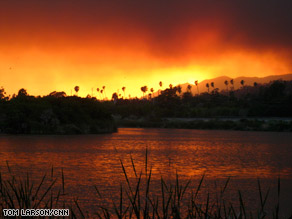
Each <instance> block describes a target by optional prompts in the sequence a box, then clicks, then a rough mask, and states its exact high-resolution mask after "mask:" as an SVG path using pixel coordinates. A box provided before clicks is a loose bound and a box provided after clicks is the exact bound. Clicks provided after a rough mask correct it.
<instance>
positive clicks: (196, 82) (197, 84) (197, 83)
mask: <svg viewBox="0 0 292 219" xmlns="http://www.w3.org/2000/svg"><path fill="white" fill-rule="evenodd" d="M195 85H196V86H197V90H198V95H200V92H199V82H198V81H195Z"/></svg>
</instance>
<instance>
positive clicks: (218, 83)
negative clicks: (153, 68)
mask: <svg viewBox="0 0 292 219" xmlns="http://www.w3.org/2000/svg"><path fill="white" fill-rule="evenodd" d="M231 79H232V78H230V77H227V76H221V77H217V78H212V79H207V80H204V81H201V82H199V85H198V87H199V92H200V93H202V92H207V91H208V90H207V87H206V84H207V83H209V85H210V84H211V82H214V88H219V90H225V89H226V85H225V84H224V82H225V81H226V80H227V81H228V83H229V85H228V87H229V89H230V80H231ZM241 80H244V82H245V83H244V84H245V85H253V84H254V82H256V83H258V84H265V83H269V82H270V81H275V80H284V81H291V80H292V74H285V75H271V76H267V77H263V78H260V77H237V78H233V81H234V89H238V88H240V87H241V84H240V81H241ZM188 85H189V83H185V84H181V87H182V92H186V91H187V86H188ZM190 85H191V86H192V89H191V91H192V93H193V94H197V87H196V85H194V84H190ZM176 86H177V85H176ZM212 89H213V88H212V87H211V85H210V91H211V90H212ZM155 96H157V92H156V93H155Z"/></svg>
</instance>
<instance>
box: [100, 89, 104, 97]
mask: <svg viewBox="0 0 292 219" xmlns="http://www.w3.org/2000/svg"><path fill="white" fill-rule="evenodd" d="M100 93H101V98H102V99H104V97H103V90H100Z"/></svg>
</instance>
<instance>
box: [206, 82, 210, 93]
mask: <svg viewBox="0 0 292 219" xmlns="http://www.w3.org/2000/svg"><path fill="white" fill-rule="evenodd" d="M206 87H207V89H208V93H209V92H210V90H209V89H210V85H209V83H207V84H206Z"/></svg>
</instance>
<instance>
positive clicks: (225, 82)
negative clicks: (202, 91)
mask: <svg viewBox="0 0 292 219" xmlns="http://www.w3.org/2000/svg"><path fill="white" fill-rule="evenodd" d="M224 84H225V85H226V89H227V91H228V81H227V80H226V81H224Z"/></svg>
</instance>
